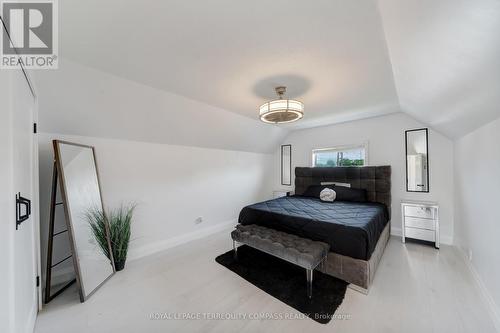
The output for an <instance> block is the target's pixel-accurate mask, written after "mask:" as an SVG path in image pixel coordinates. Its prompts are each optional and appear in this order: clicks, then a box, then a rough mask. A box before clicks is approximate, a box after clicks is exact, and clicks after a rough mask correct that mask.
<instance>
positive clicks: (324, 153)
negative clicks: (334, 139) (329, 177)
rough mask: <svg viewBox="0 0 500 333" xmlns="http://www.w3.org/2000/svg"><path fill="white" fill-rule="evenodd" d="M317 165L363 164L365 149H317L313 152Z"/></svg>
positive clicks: (315, 164)
mask: <svg viewBox="0 0 500 333" xmlns="http://www.w3.org/2000/svg"><path fill="white" fill-rule="evenodd" d="M313 156H314V166H315V167H335V166H363V165H365V149H364V148H355V149H346V150H335V149H331V150H317V151H314V152H313Z"/></svg>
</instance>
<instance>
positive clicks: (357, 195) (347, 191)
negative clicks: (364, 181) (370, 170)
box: [333, 186, 367, 202]
mask: <svg viewBox="0 0 500 333" xmlns="http://www.w3.org/2000/svg"><path fill="white" fill-rule="evenodd" d="M333 190H334V191H335V192H337V198H336V199H335V200H341V201H353V202H366V200H367V199H366V197H367V193H366V190H365V189H360V188H350V187H345V186H335V187H334V188H333Z"/></svg>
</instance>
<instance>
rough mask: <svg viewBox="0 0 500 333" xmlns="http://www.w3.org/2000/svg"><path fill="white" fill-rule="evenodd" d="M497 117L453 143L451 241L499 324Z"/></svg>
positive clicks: (499, 158) (499, 139) (499, 151)
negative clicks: (467, 259) (466, 259)
mask: <svg viewBox="0 0 500 333" xmlns="http://www.w3.org/2000/svg"><path fill="white" fill-rule="evenodd" d="M499 142H500V118H499V119H497V120H495V121H493V122H491V123H489V124H488V125H485V126H483V127H481V128H479V129H477V130H475V131H474V132H472V133H470V134H468V135H466V136H464V137H462V138H460V139H458V140H457V141H456V143H455V163H454V164H455V184H456V185H455V186H456V191H455V242H456V244H457V245H458V246H459V247H460V248H462V249H463V250H464V252H465V254H466V255H467V256H468V255H469V253H470V252H469V251H471V254H472V257H471V259H472V260H471V264H472V265H471V266H472V267H473V270H474V271H475V272H476V273H477V274H476V278H479V281H478V282H479V284H480V286H481V287H483V291H485V292H486V296H487V297H486V298H487V301H488V302H489V304H490V308H491V309H492V310H493V312H494V313H493V314H494V317H495V318H496V321H497V325H498V324H499V323H500V307H499V306H500V285H499V281H500V259H499V258H500V247H499V246H498V242H499V235H500V210H499V209H498V207H499V204H500V175H499V172H500V147H499Z"/></svg>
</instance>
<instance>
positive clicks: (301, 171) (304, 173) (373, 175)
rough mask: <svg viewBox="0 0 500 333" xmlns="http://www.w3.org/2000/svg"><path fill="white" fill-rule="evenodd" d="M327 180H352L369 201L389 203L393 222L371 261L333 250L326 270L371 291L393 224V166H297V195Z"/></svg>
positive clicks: (358, 288)
mask: <svg viewBox="0 0 500 333" xmlns="http://www.w3.org/2000/svg"><path fill="white" fill-rule="evenodd" d="M323 182H338V183H348V184H350V185H351V187H352V188H360V189H365V190H366V191H367V194H368V201H370V202H379V203H383V204H385V205H386V206H387V208H388V211H389V223H387V225H386V226H385V228H384V230H383V231H382V233H381V235H380V238H379V240H378V242H377V245H376V246H375V250H374V251H373V253H372V255H371V257H370V259H369V260H361V259H355V258H352V257H348V256H344V255H341V254H337V253H335V252H330V253H329V254H328V259H327V261H326V264H325V265H324V267H323V268H322V269H321V271H322V272H324V273H326V274H329V275H332V276H334V277H337V278H339V279H342V280H344V281H347V282H349V283H350V285H349V286H350V287H351V288H353V289H355V290H357V291H360V292H363V293H365V294H367V293H368V291H369V288H370V286H371V283H372V282H373V278H374V276H375V271H376V270H377V267H378V264H379V262H380V259H381V258H382V255H383V253H384V249H385V247H386V245H387V242H388V241H389V237H390V233H391V232H390V231H391V223H390V212H391V167H390V166H389V165H384V166H364V167H333V168H303V167H297V168H295V194H298V195H300V194H302V193H304V191H305V190H306V189H307V187H308V186H310V185H321V183H323Z"/></svg>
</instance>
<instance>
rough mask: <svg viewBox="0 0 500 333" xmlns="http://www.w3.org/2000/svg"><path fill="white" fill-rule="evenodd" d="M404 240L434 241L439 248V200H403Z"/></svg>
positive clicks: (402, 232) (402, 231)
mask: <svg viewBox="0 0 500 333" xmlns="http://www.w3.org/2000/svg"><path fill="white" fill-rule="evenodd" d="M401 215H402V230H401V234H402V240H403V243H404V242H405V238H413V239H420V240H424V241H429V242H434V244H435V247H436V248H437V249H439V205H438V204H437V202H426V201H411V200H404V201H401Z"/></svg>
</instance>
